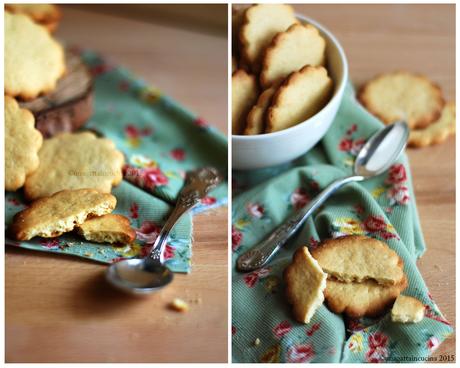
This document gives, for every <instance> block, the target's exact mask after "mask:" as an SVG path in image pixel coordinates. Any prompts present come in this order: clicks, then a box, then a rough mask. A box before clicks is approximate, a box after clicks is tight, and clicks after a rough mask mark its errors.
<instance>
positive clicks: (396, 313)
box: [391, 295, 425, 323]
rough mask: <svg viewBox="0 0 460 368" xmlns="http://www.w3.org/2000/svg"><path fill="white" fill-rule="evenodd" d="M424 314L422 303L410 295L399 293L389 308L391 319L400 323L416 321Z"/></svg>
mask: <svg viewBox="0 0 460 368" xmlns="http://www.w3.org/2000/svg"><path fill="white" fill-rule="evenodd" d="M424 316H425V306H424V305H423V303H422V302H421V301H420V300H418V299H416V298H413V297H411V296H405V295H399V296H398V298H397V299H396V301H395V303H394V304H393V308H392V309H391V320H392V321H393V322H400V323H417V322H420V321H421V320H422V319H423V317H424Z"/></svg>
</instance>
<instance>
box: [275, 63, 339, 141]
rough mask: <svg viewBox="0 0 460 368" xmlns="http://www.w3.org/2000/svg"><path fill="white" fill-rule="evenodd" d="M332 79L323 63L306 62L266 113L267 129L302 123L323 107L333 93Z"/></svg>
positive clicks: (284, 84) (277, 94)
mask: <svg viewBox="0 0 460 368" xmlns="http://www.w3.org/2000/svg"><path fill="white" fill-rule="evenodd" d="M332 88H333V82H332V79H331V78H329V76H328V75H327V70H326V69H325V68H324V67H322V66H309V65H307V66H305V67H303V68H302V69H301V70H299V71H298V72H294V73H292V74H291V75H290V76H289V77H288V78H287V79H286V81H285V82H284V83H283V84H282V85H281V86H280V88H279V89H278V91H277V92H276V94H275V96H274V97H273V99H272V105H271V106H270V107H269V109H268V113H267V132H268V133H271V132H277V131H279V130H283V129H287V128H290V127H292V126H294V125H296V124H299V123H302V122H303V121H305V120H307V119H308V118H310V117H312V116H313V115H315V114H316V113H317V112H318V111H320V110H321V109H322V108H323V107H324V106H325V105H326V104H327V103H328V101H329V99H330V98H331V95H332Z"/></svg>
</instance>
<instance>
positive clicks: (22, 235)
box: [8, 188, 117, 241]
mask: <svg viewBox="0 0 460 368" xmlns="http://www.w3.org/2000/svg"><path fill="white" fill-rule="evenodd" d="M76 191H92V192H95V193H99V194H100V195H102V196H104V197H105V202H107V203H108V209H107V210H108V211H109V212H105V213H100V212H98V211H99V209H96V208H93V209H92V210H91V209H90V210H86V211H83V212H86V215H85V216H84V219H83V221H82V222H77V221H76V219H74V220H73V222H72V225H69V226H66V231H62V232H53V233H52V234H51V235H43V234H42V233H37V234H35V235H32V236H31V231H30V228H29V230H25V229H24V228H23V226H21V225H22V224H23V223H24V221H25V219H26V217H27V215H29V214H30V212H33V210H34V209H35V208H37V207H39V206H42V205H43V203H46V202H47V201H48V200H49V199H50V198H52V197H54V196H57V195H60V194H62V193H63V192H76ZM45 205H46V204H45ZM116 205H117V198H116V197H115V196H114V195H112V194H110V193H102V192H100V191H98V190H96V189H90V188H88V189H76V190H67V189H65V190H61V191H59V192H56V193H54V194H53V195H51V196H49V197H43V198H39V199H37V200H36V201H34V202H32V203H31V205H30V206H29V207H27V208H25V209H24V210H22V211H20V212H18V213H16V214H15V215H14V217H13V222H12V223H11V225H10V226H9V227H8V233H9V234H10V235H11V236H12V237H13V238H14V239H16V240H19V241H25V240H30V239H32V238H34V237H36V236H41V237H47V238H53V237H57V236H59V235H61V234H63V233H64V232H69V231H72V230H73V229H74V228H75V226H77V225H79V224H81V223H83V222H84V221H85V220H86V219H87V218H88V216H91V215H104V214H106V213H110V212H112V211H113V209H114V208H115V206H116ZM103 210H105V209H103ZM73 217H74V218H75V217H77V215H75V216H73ZM57 221H59V220H57Z"/></svg>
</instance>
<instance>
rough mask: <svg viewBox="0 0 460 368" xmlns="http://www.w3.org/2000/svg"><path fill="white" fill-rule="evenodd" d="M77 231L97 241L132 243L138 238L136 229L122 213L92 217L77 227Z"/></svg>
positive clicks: (87, 238)
mask: <svg viewBox="0 0 460 368" xmlns="http://www.w3.org/2000/svg"><path fill="white" fill-rule="evenodd" d="M76 230H77V233H78V234H80V235H81V236H83V237H84V238H85V239H86V240H89V241H93V242H96V243H121V244H126V243H132V242H133V241H134V239H136V231H135V230H134V229H133V228H132V227H131V224H130V222H129V219H128V218H126V217H125V216H122V215H115V214H113V213H110V214H108V215H104V216H99V217H92V218H90V219H88V220H86V221H85V222H84V223H83V224H81V225H79V226H78V227H77V229H76Z"/></svg>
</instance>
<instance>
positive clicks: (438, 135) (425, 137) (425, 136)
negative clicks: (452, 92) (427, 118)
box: [408, 102, 456, 147]
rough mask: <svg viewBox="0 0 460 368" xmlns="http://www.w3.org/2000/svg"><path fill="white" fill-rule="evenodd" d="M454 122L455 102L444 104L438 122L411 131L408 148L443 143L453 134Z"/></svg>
mask: <svg viewBox="0 0 460 368" xmlns="http://www.w3.org/2000/svg"><path fill="white" fill-rule="evenodd" d="M455 120H456V118H455V102H449V103H446V105H445V106H444V108H443V109H442V113H441V116H440V118H439V119H438V120H436V121H435V122H434V123H431V124H430V125H429V126H428V127H426V128H423V129H414V130H411V132H410V134H409V141H408V143H409V146H411V147H426V146H431V145H434V144H439V143H442V142H444V141H445V140H446V139H447V138H448V137H449V136H450V135H451V134H454V133H455V130H456V128H455Z"/></svg>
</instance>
